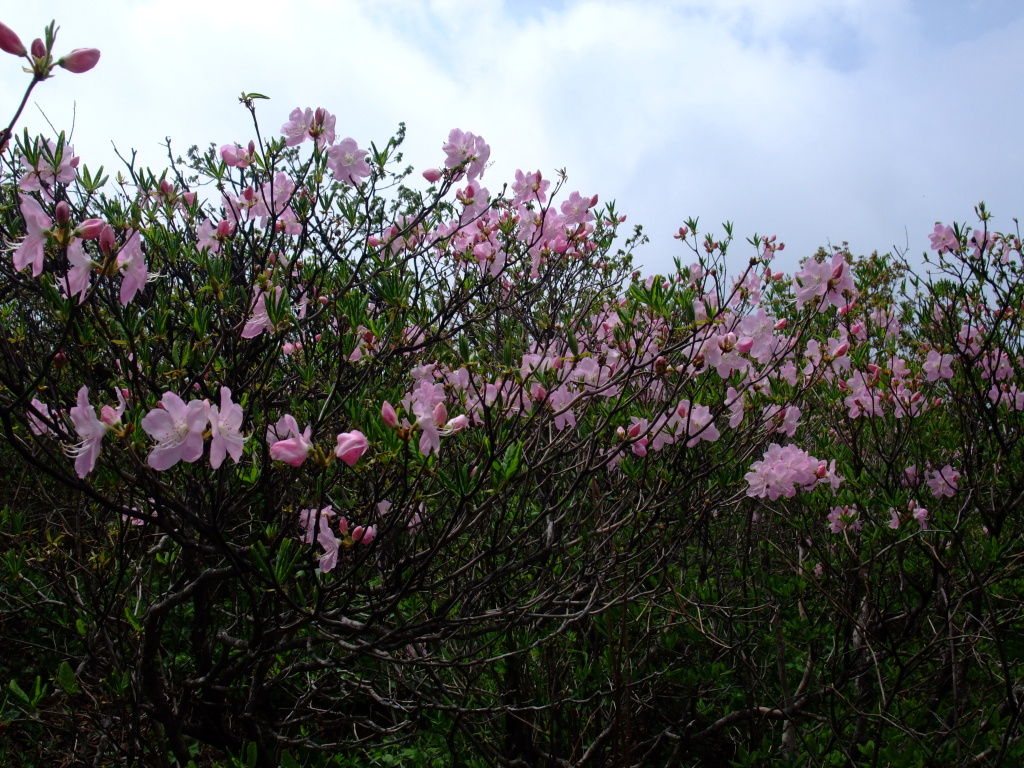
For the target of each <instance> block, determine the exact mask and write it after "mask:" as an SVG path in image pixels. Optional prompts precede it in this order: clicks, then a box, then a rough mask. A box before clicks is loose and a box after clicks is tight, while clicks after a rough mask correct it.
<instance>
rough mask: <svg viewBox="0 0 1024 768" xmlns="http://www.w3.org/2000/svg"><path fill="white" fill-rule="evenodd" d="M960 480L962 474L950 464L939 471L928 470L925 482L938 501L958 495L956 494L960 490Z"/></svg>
mask: <svg viewBox="0 0 1024 768" xmlns="http://www.w3.org/2000/svg"><path fill="white" fill-rule="evenodd" d="M959 480H960V473H959V472H957V471H956V470H955V469H953V467H951V466H950V465H949V464H947V465H946V466H944V467H943V468H942V469H939V470H928V476H927V477H926V478H925V482H926V483H927V484H928V487H929V488H931V491H932V496H934V497H935V498H937V499H941V498H942V497H943V496H949V497H952V496H954V495H956V492H957V491H958V490H960V486H959V484H958V481H959Z"/></svg>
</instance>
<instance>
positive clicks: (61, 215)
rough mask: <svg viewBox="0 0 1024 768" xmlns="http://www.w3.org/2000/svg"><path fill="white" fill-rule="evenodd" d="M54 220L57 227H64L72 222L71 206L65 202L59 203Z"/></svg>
mask: <svg viewBox="0 0 1024 768" xmlns="http://www.w3.org/2000/svg"><path fill="white" fill-rule="evenodd" d="M53 218H54V219H55V220H56V221H57V226H60V227H63V226H64V225H65V224H67V223H68V222H69V221H71V206H69V205H68V204H67V202H65V201H64V200H61V201H60V202H59V203H57V209H56V210H55V211H54V213H53Z"/></svg>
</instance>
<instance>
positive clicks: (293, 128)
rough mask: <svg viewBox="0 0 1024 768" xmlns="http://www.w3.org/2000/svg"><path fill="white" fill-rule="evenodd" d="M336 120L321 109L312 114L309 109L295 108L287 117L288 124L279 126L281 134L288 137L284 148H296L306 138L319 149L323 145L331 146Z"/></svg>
mask: <svg viewBox="0 0 1024 768" xmlns="http://www.w3.org/2000/svg"><path fill="white" fill-rule="evenodd" d="M336 120H337V118H335V116H334V115H332V114H330V113H328V112H326V111H325V110H324V109H322V108H318V109H317V110H316V111H315V112H314V111H313V110H312V109H310V108H309V107H306V110H305V111H303V110H302V109H300V108H299V107H296V108H295V109H293V110H292V113H291V114H290V115H288V122H287V123H285V124H284V125H282V126H281V133H282V134H284V135H285V136H287V137H288V139H287V141H285V146H288V147H297V146H298V145H299V144H301V143H302V142H304V141H305V140H306V139H307V138H308V139H311V140H312V141H315V142H316V145H317V146H318V147H320V148H321V149H323V147H324V144H333V143H334V137H335V134H334V124H335V121H336Z"/></svg>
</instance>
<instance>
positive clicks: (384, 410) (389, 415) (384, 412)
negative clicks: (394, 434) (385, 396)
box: [380, 400, 398, 429]
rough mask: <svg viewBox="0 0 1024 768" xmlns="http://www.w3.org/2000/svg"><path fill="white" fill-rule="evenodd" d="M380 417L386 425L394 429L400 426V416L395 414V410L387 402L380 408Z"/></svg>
mask: <svg viewBox="0 0 1024 768" xmlns="http://www.w3.org/2000/svg"><path fill="white" fill-rule="evenodd" d="M380 416H381V418H382V419H384V425H385V426H388V427H391V429H394V428H395V427H397V426H398V414H397V413H395V408H394V406H393V405H391V403H389V402H388V401H387V400H385V401H384V405H382V406H381V407H380Z"/></svg>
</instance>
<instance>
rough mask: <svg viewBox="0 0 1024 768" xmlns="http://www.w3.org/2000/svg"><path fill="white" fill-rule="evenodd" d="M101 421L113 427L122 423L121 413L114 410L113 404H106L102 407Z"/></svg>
mask: <svg viewBox="0 0 1024 768" xmlns="http://www.w3.org/2000/svg"><path fill="white" fill-rule="evenodd" d="M100 421H102V422H103V423H104V424H106V425H107V426H108V427H112V426H114V425H115V424H120V423H121V415H120V414H119V413H118V412H117V411H116V410H114V408H113V406H110V405H104V406H103V407H102V408H100Z"/></svg>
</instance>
